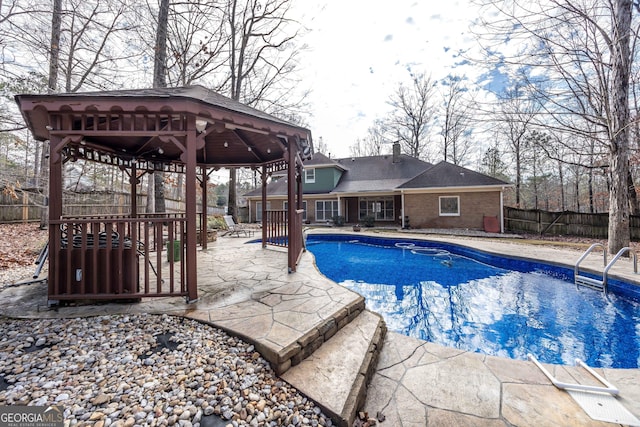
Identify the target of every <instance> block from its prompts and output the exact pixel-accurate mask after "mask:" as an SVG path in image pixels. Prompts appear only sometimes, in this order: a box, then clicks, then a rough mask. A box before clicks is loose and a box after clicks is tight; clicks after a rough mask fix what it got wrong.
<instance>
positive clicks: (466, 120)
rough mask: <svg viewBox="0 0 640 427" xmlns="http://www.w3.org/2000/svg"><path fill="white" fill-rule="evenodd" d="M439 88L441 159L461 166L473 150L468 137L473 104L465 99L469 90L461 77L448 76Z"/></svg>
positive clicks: (470, 128)
mask: <svg viewBox="0 0 640 427" xmlns="http://www.w3.org/2000/svg"><path fill="white" fill-rule="evenodd" d="M441 87H442V91H441V94H442V101H443V102H442V104H441V108H440V114H439V115H440V117H441V120H442V122H443V123H442V127H441V130H440V135H442V153H443V158H444V160H445V161H447V162H450V163H453V164H455V165H461V164H463V163H465V161H467V160H468V156H469V155H470V154H471V150H472V148H473V146H472V144H471V138H470V137H471V133H472V129H473V123H472V114H473V110H474V105H475V102H474V101H473V99H469V98H468V97H467V95H468V94H469V89H468V88H467V87H466V86H465V85H464V79H463V78H461V77H457V76H451V75H450V76H448V77H447V78H446V79H444V80H443V81H442V82H441Z"/></svg>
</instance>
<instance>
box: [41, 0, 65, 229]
mask: <svg viewBox="0 0 640 427" xmlns="http://www.w3.org/2000/svg"><path fill="white" fill-rule="evenodd" d="M61 27H62V0H54V1H53V13H52V16H51V45H50V47H49V81H48V84H47V86H48V87H47V92H48V93H55V92H57V91H58V70H59V68H60V63H59V61H60V32H61V30H60V28H61ZM40 170H41V172H42V178H43V179H42V182H43V183H44V184H45V185H43V190H44V191H43V193H44V195H45V200H44V206H43V207H42V215H41V216H40V228H41V229H45V228H46V227H47V225H48V224H49V192H50V191H51V189H50V188H49V176H48V174H49V144H48V142H45V143H44V146H43V148H42V163H41V169H40ZM55 191H62V188H58V189H56V190H55Z"/></svg>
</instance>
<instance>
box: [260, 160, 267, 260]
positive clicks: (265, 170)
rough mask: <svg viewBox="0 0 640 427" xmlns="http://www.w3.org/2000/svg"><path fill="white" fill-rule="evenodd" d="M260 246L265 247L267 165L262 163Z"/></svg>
mask: <svg viewBox="0 0 640 427" xmlns="http://www.w3.org/2000/svg"><path fill="white" fill-rule="evenodd" d="M260 209H261V211H262V212H260V213H261V215H262V248H266V247H267V167H266V166H265V165H262V206H261V207H260Z"/></svg>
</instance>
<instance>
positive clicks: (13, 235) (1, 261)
mask: <svg viewBox="0 0 640 427" xmlns="http://www.w3.org/2000/svg"><path fill="white" fill-rule="evenodd" d="M47 238H48V233H47V230H41V229H40V224H39V223H26V224H0V270H5V269H7V270H8V269H12V268H16V267H22V266H26V265H33V264H34V262H35V260H36V258H37V257H38V254H39V253H40V251H41V250H42V248H43V247H44V245H45V243H46V242H47Z"/></svg>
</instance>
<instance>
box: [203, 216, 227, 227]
mask: <svg viewBox="0 0 640 427" xmlns="http://www.w3.org/2000/svg"><path fill="white" fill-rule="evenodd" d="M216 228H217V229H222V230H226V228H227V223H226V222H225V221H224V217H223V216H222V215H213V216H210V217H208V218H207V229H209V230H213V229H216Z"/></svg>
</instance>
